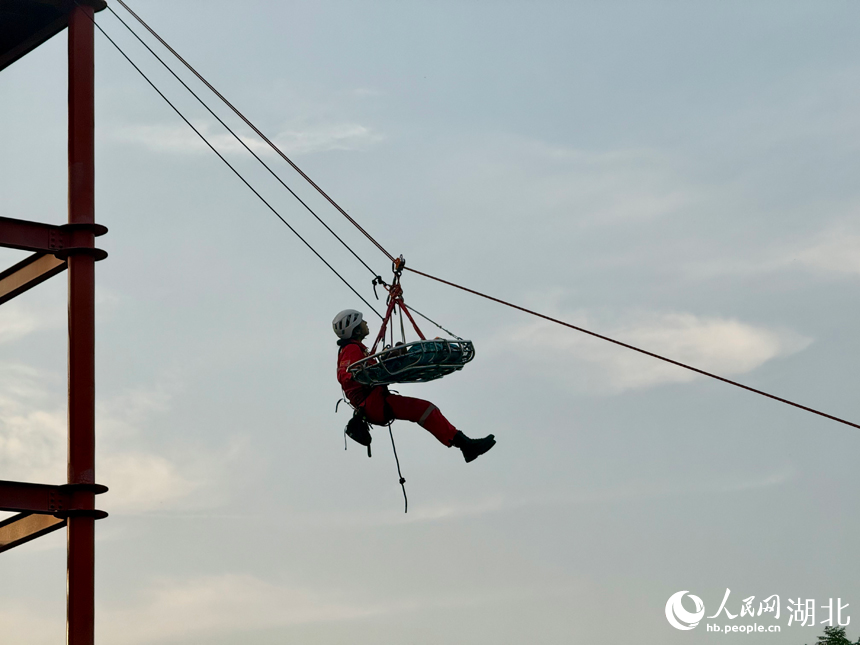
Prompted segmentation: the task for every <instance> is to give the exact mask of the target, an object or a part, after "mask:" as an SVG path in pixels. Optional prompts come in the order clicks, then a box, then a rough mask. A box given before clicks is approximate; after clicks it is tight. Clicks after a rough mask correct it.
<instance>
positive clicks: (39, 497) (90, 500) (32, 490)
mask: <svg viewBox="0 0 860 645" xmlns="http://www.w3.org/2000/svg"><path fill="white" fill-rule="evenodd" d="M106 491H107V486H102V485H101V484H63V485H62V486H51V485H49V484H31V483H30V482H10V481H0V511H18V512H22V513H41V514H45V515H56V516H57V517H68V516H70V515H88V516H90V517H95V518H96V519H101V518H103V517H107V513H105V512H104V511H99V510H96V509H95V506H94V503H95V502H94V500H95V496H96V495H98V494H100V493H104V492H106Z"/></svg>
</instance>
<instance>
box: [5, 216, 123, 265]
mask: <svg viewBox="0 0 860 645" xmlns="http://www.w3.org/2000/svg"><path fill="white" fill-rule="evenodd" d="M105 233H107V228H105V227H104V226H102V225H101V224H63V225H61V226H57V225H55V224H43V223H42V222H30V221H28V220H23V219H13V218H11V217H0V246H5V247H7V248H10V249H20V250H22V251H38V252H42V253H53V254H54V255H56V256H57V257H61V258H64V257H67V256H69V255H71V254H73V253H89V254H92V255H93V256H95V258H96V260H103V259H104V258H106V257H107V253H105V252H104V251H102V250H101V249H94V248H93V243H92V239H93V237H98V236H100V235H104V234H105Z"/></svg>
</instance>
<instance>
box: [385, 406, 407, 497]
mask: <svg viewBox="0 0 860 645" xmlns="http://www.w3.org/2000/svg"><path fill="white" fill-rule="evenodd" d="M392 423H394V422H393V421H392V422H391V423H389V424H388V436H390V437H391V449H392V450H393V451H394V462H395V463H396V464H397V477H398V478H399V479H400V488H402V489H403V512H404V513H407V512H409V499H408V498H407V497H406V479H405V478H404V477H403V475H402V474H401V473H400V460H399V459H398V458H397V446H395V445H394V433H393V432H392V431H391V424H392Z"/></svg>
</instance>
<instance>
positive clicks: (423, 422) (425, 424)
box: [385, 394, 457, 446]
mask: <svg viewBox="0 0 860 645" xmlns="http://www.w3.org/2000/svg"><path fill="white" fill-rule="evenodd" d="M385 403H386V404H387V405H388V407H389V409H390V410H391V412H392V414H393V415H394V418H395V419H403V420H404V421H413V422H415V423H417V424H418V425H420V426H421V427H422V428H424V429H425V430H427V431H428V432H430V434H432V435H433V436H434V437H436V438H437V439H438V440H439V441H441V442H442V443H443V444H445V445H446V446H450V445H452V443H453V441H454V436H455V435H456V434H457V428H455V427H454V426H452V425H451V423H450V422H449V421H448V419H446V418H445V417H444V416H443V415H442V413H441V412H439V408H437V407H436V406H435V405H433V404H432V403H430V402H429V401H424V400H423V399H414V398H412V397H411V396H400V395H399V394H389V395H388V396H387V397H386V399H385Z"/></svg>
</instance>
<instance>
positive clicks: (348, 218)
mask: <svg viewBox="0 0 860 645" xmlns="http://www.w3.org/2000/svg"><path fill="white" fill-rule="evenodd" d="M117 2H118V3H119V4H120V5H122V7H123V8H124V9H125V10H126V11H128V12H129V13H130V14H131V15H132V16H133V17H134V19H135V20H137V21H138V22H139V23H140V24H141V25H143V27H144V29H146V30H147V31H148V32H149V33H150V34H152V35H153V36H154V37H155V38H156V40H158V42H160V43H161V44H162V45H164V48H165V49H167V50H168V51H169V52H170V53H171V54H173V55H174V56H176V58H177V59H178V60H179V62H181V63H182V64H183V65H185V67H187V68H188V70H189V71H191V73H192V74H194V75H195V76H196V77H197V78H198V79H200V81H201V82H202V83H203V84H204V85H205V86H206V87H208V88H209V90H211V92H212V93H213V94H214V95H215V96H217V97H218V98H219V99H221V101H223V102H224V105H226V106H227V107H228V108H230V109H231V110H232V111H233V113H234V114H236V116H238V117H239V118H240V119H242V120H243V121H244V122H245V123H246V124H247V125H248V127H250V128H251V129H252V130H253V131H254V132H256V133H257V136H259V137H260V138H261V139H262V140H263V141H265V142H266V143H267V144H268V145H269V147H270V148H271V149H272V150H274V151H275V152H276V153H277V154H278V155H280V157H281V158H282V159H283V160H284V161H286V162H287V163H288V164H290V166H292V168H293V170H295V171H296V172H297V173H299V174H300V175H301V176H302V178H303V179H304V180H305V181H307V182H308V183H309V184H310V185H311V186H313V187H314V188H315V189H316V191H317V192H318V193H319V194H320V195H322V196H323V197H325V198H326V200H328V202H329V203H330V204H331V205H332V206H334V207H335V209H337V211H338V212H339V213H340V214H341V215H343V216H344V217H345V218H346V219H347V220H349V221H350V222H351V223H352V225H353V226H355V227H356V228H357V229H358V230H359V231H361V232H362V233H363V234H364V236H365V237H366V238H367V239H368V240H370V241H371V242H372V243H373V244H374V245H375V246H376V248H378V249H379V250H380V251H382V253H383V255H385V257H387V258H388V259H389V260H392V261H394V256H393V255H391V254H390V253H389V252H388V251H386V250H385V248H384V247H383V246H382V245H381V244H380V243H379V242H377V241H376V240H375V239H374V238H373V236H372V235H371V234H370V233H368V232H367V231H365V230H364V229H363V228H362V227H361V225H360V224H359V223H358V222H356V221H355V220H354V219H353V218H352V217H350V215H349V213H347V212H346V211H345V210H344V209H343V208H341V207H340V204H338V203H337V202H336V201H334V200H333V199H332V198H331V197H329V195H328V193H326V192H325V191H324V190H323V189H322V188H320V187H319V186H318V185H317V184H316V182H314V180H313V179H311V178H310V177H309V176H308V175H307V174H305V172H304V171H303V170H302V169H301V168H299V167H298V166H297V165H296V163H295V162H294V161H293V160H292V159H290V158H289V157H288V156H287V155H285V154H284V153H283V152H282V151H281V149H280V148H279V147H278V146H276V145H275V144H274V143H272V141H270V140H269V138H268V137H267V136H266V135H265V134H263V133H262V132H261V131H260V129H259V128H257V126H255V125H254V124H253V123H251V121H250V120H248V118H247V117H246V116H245V115H244V114H242V113H241V112H240V111H239V110H238V108H236V106H234V105H233V104H232V103H230V101H228V100H227V98H226V97H225V96H224V95H223V94H221V92H219V91H218V90H216V89H215V87H214V86H213V85H212V84H211V83H210V82H209V81H207V80H206V79H205V78H203V76H202V75H201V74H200V72H198V71H197V70H196V69H194V67H192V66H191V64H190V63H189V62H188V61H186V60H185V59H184V58H182V56H180V55H179V52H177V51H176V50H175V49H173V47H171V46H170V45H169V44H168V43H167V41H166V40H164V39H163V38H162V37H161V36H159V35H158V34H157V33H156V32H155V30H154V29H153V28H152V27H150V26H149V25H148V24H146V23H145V22H144V21H143V19H142V18H141V17H140V16H138V15H137V14H136V13H135V12H134V11H132V9H131V7H129V6H128V5H127V4H126V3H125V2H123V1H122V0H117Z"/></svg>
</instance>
